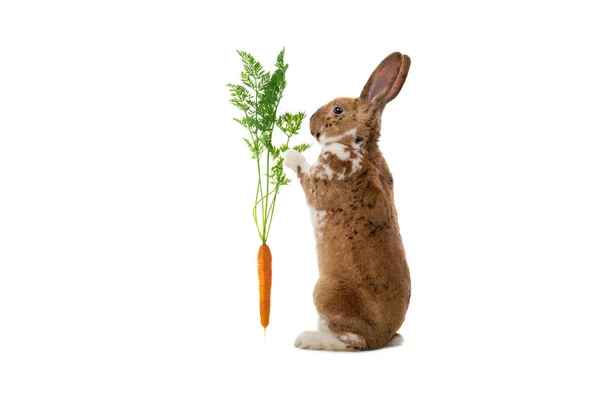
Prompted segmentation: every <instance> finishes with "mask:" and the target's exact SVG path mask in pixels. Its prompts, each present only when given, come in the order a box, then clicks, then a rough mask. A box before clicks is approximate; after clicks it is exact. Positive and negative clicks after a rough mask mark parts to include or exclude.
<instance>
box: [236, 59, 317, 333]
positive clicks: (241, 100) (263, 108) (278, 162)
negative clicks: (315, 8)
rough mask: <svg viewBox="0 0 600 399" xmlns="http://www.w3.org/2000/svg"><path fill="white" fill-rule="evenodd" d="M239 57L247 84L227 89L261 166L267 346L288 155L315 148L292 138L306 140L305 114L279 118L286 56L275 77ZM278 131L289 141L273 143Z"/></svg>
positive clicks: (258, 214)
mask: <svg viewBox="0 0 600 399" xmlns="http://www.w3.org/2000/svg"><path fill="white" fill-rule="evenodd" d="M238 54H239V55H240V57H241V58H242V63H243V64H244V71H243V72H242V74H241V77H242V82H241V83H242V84H228V85H227V86H228V87H229V92H230V93H231V99H230V100H229V101H230V102H231V104H233V105H234V106H235V107H236V108H238V109H239V110H240V111H242V112H243V113H244V114H243V117H242V118H234V120H235V121H236V122H237V123H239V124H240V125H242V126H243V127H244V128H245V129H246V130H247V131H248V133H249V134H250V136H246V137H243V139H244V141H245V142H246V144H247V145H248V149H249V150H250V155H251V156H252V159H253V160H254V161H256V172H257V185H256V192H255V196H254V205H253V206H252V217H253V218H254V224H255V226H256V232H257V233H258V236H259V238H260V241H261V243H262V245H261V247H260V248H259V250H258V288H259V295H260V324H262V326H263V328H264V332H265V341H266V337H267V326H268V325H269V316H270V312H271V250H270V249H269V247H268V246H267V241H268V239H269V234H270V232H271V225H272V223H273V215H274V213H275V203H276V202H277V196H278V195H279V190H280V188H281V187H283V186H286V185H288V184H289V183H290V182H291V180H290V179H289V178H288V177H287V176H286V174H285V172H284V171H283V153H284V152H285V151H287V150H289V149H293V150H294V151H297V152H303V151H306V150H307V149H308V148H309V147H310V145H309V144H306V143H304V144H298V145H293V146H292V145H291V140H292V137H293V136H297V135H298V134H300V127H301V125H302V121H303V120H304V118H305V117H306V114H305V113H304V112H298V113H296V114H291V113H289V112H285V113H283V114H280V115H277V109H278V107H279V102H280V101H281V98H282V97H283V90H284V89H285V87H286V78H285V72H286V71H287V69H288V64H286V63H285V62H284V59H283V56H284V50H281V52H280V53H279V55H278V56H277V62H276V63H275V68H276V69H275V71H274V72H273V73H269V72H267V71H265V70H264V68H263V67H262V65H261V64H260V62H258V61H257V60H256V59H255V58H254V57H253V56H252V55H251V54H250V53H247V52H245V51H238ZM275 127H277V128H278V130H280V131H281V132H282V133H283V135H284V136H285V138H283V136H282V137H281V140H276V141H277V142H278V143H277V144H275V143H273V141H272V140H271V139H272V138H273V132H274V128H275Z"/></svg>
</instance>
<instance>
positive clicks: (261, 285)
mask: <svg viewBox="0 0 600 399" xmlns="http://www.w3.org/2000/svg"><path fill="white" fill-rule="evenodd" d="M271 263H272V258H271V250H270V249H269V246H268V245H266V244H263V245H261V246H260V248H259V249H258V291H259V295H260V324H261V325H262V326H263V328H264V329H265V342H266V337H267V326H268V325H269V316H270V314H271V271H272V264H271Z"/></svg>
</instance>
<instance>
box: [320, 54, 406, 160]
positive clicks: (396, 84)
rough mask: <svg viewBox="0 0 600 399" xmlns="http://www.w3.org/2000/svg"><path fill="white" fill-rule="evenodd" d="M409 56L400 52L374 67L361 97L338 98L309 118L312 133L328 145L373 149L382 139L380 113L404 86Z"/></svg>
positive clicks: (323, 143) (322, 143) (321, 142)
mask: <svg viewBox="0 0 600 399" xmlns="http://www.w3.org/2000/svg"><path fill="white" fill-rule="evenodd" d="M409 68H410V58H409V57H408V56H407V55H405V54H404V55H403V54H400V53H398V52H395V53H392V54H390V55H389V56H387V57H386V58H385V59H384V60H383V61H381V63H380V64H379V65H378V66H377V68H375V70H374V71H373V73H372V74H371V77H370V78H369V80H368V81H367V83H366V84H365V87H364V88H363V90H362V92H361V94H360V97H358V98H347V97H343V98H336V99H334V100H332V101H331V102H329V103H327V104H325V105H324V106H322V107H321V108H319V109H318V110H317V112H315V113H314V114H313V115H312V116H311V117H310V132H311V134H312V135H313V137H314V138H315V139H316V141H317V142H318V143H319V144H321V145H325V144H328V143H334V142H339V143H341V144H345V145H351V146H352V147H357V146H359V145H360V146H364V147H365V148H367V149H368V148H370V147H371V146H372V145H373V144H374V143H376V142H377V140H378V139H379V134H380V127H381V114H382V112H383V109H384V108H385V106H386V104H387V103H389V102H390V101H392V100H393V99H394V98H396V96H397V95H398V93H399V92H400V89H401V88H402V86H403V84H404V81H405V80H406V76H407V75H408V70H409Z"/></svg>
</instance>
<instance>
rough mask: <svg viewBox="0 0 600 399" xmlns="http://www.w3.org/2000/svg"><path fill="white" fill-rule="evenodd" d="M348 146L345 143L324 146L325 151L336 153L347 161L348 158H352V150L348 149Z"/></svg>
mask: <svg viewBox="0 0 600 399" xmlns="http://www.w3.org/2000/svg"><path fill="white" fill-rule="evenodd" d="M347 148H348V147H346V146H345V145H343V144H340V143H330V144H326V145H325V146H324V147H323V151H322V152H323V153H326V152H328V153H331V154H333V155H335V156H336V157H338V158H339V159H341V160H342V161H345V160H346V159H348V158H350V152H349V151H347Z"/></svg>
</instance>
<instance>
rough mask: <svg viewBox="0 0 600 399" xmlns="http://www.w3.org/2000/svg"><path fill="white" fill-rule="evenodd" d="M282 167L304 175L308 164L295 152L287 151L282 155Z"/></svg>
mask: <svg viewBox="0 0 600 399" xmlns="http://www.w3.org/2000/svg"><path fill="white" fill-rule="evenodd" d="M283 166H285V167H287V168H290V169H292V170H293V171H294V172H296V173H298V174H300V173H304V172H306V170H307V169H308V163H306V159H305V158H304V155H302V154H300V153H299V152H298V151H296V150H287V151H286V152H284V153H283Z"/></svg>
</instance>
